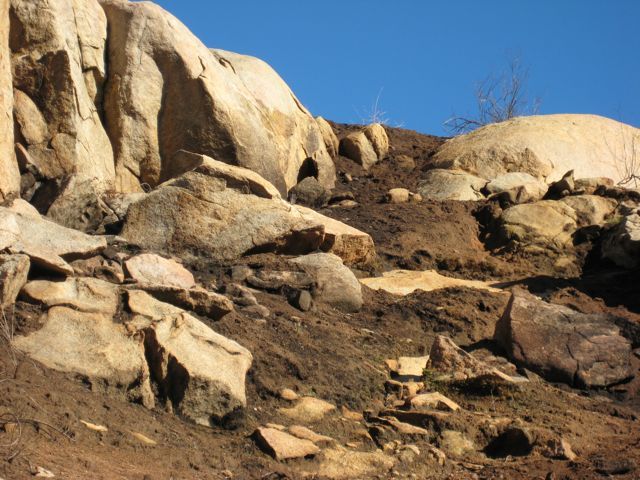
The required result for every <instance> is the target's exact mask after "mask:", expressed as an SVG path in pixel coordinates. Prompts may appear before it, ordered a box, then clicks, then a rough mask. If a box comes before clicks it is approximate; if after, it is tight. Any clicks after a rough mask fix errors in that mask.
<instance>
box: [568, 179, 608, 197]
mask: <svg viewBox="0 0 640 480" xmlns="http://www.w3.org/2000/svg"><path fill="white" fill-rule="evenodd" d="M613 184H614V182H613V180H612V179H611V178H607V177H587V178H577V179H576V180H575V182H574V188H575V189H576V191H584V193H586V194H589V195H590V194H593V193H594V192H595V191H596V190H597V189H598V188H608V187H613Z"/></svg>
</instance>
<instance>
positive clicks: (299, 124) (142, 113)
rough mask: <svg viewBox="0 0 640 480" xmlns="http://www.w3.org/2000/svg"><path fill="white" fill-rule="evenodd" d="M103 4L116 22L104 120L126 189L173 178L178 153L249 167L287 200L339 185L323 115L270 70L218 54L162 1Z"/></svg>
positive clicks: (112, 25) (254, 61)
mask: <svg viewBox="0 0 640 480" xmlns="http://www.w3.org/2000/svg"><path fill="white" fill-rule="evenodd" d="M101 4H102V6H103V8H104V10H105V12H106V15H107V18H108V21H109V53H108V57H109V79H108V83H107V89H106V92H105V97H104V105H105V117H106V124H107V125H108V131H109V135H110V137H111V139H112V141H113V143H114V149H115V163H116V174H117V187H118V188H119V189H120V190H121V191H123V192H128V191H139V190H140V189H141V184H148V185H151V186H156V185H158V184H159V183H161V182H163V181H166V180H168V179H170V178H171V171H172V169H173V162H174V160H173V157H174V155H175V154H176V152H178V151H179V150H187V151H190V152H196V153H200V154H205V155H209V156H211V157H213V158H215V159H217V160H220V161H223V162H225V163H229V164H234V165H239V166H243V167H246V168H248V169H250V170H252V171H254V172H257V173H259V174H260V175H262V176H263V177H264V178H266V179H267V180H269V181H270V182H271V183H273V184H274V185H276V187H277V188H278V190H279V191H280V192H281V193H282V194H285V193H286V192H287V191H288V189H289V188H290V187H292V186H293V185H295V184H296V183H297V182H298V181H299V180H300V179H301V178H302V177H304V176H310V175H313V176H317V177H318V179H319V180H321V181H322V182H323V184H325V185H326V186H329V187H330V186H332V185H333V181H334V176H335V175H334V171H333V163H332V161H331V158H330V157H329V154H328V153H327V150H326V148H325V146H324V142H323V139H322V135H321V133H320V131H319V129H318V127H317V124H316V122H315V120H314V118H313V117H312V116H311V115H310V114H309V112H307V110H306V109H305V108H304V107H303V106H302V105H301V104H300V102H299V101H298V100H297V99H296V98H295V96H294V95H293V94H292V93H291V91H290V90H289V88H288V87H287V86H286V84H285V83H284V82H283V81H282V79H280V77H279V76H278V75H277V74H276V73H275V72H274V71H273V70H272V69H271V68H270V67H269V66H268V65H267V64H265V63H264V62H262V61H260V60H258V59H255V58H252V57H246V56H242V55H238V54H234V53H230V52H224V51H220V50H213V51H209V49H207V48H206V47H205V46H204V45H203V44H202V43H201V42H200V41H199V40H198V39H197V38H195V37H194V36H193V34H192V33H191V32H189V30H188V29H187V28H186V27H185V26H184V25H183V24H181V23H180V22H179V21H178V20H177V19H175V18H174V17H173V16H171V15H170V14H169V13H167V12H165V11H164V10H163V9H161V8H160V7H158V6H157V5H154V4H151V3H133V2H131V3H129V2H122V1H118V0H103V1H102V2H101ZM149 32H153V35H150V34H149Z"/></svg>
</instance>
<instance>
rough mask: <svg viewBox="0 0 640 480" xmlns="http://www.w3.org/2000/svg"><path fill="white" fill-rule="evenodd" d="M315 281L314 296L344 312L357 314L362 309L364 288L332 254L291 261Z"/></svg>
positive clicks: (309, 256)
mask: <svg viewBox="0 0 640 480" xmlns="http://www.w3.org/2000/svg"><path fill="white" fill-rule="evenodd" d="M290 262H291V263H293V264H295V265H297V266H298V267H300V268H302V269H303V270H304V271H305V273H307V274H308V275H310V276H312V277H313V278H314V279H315V288H314V289H313V292H312V294H313V296H314V298H315V299H316V301H321V302H323V303H326V304H328V305H331V306H332V307H334V308H337V309H339V310H342V311H344V312H357V311H359V310H360V309H361V308H362V304H363V299H362V287H361V286H360V282H358V279H357V278H356V277H355V275H354V274H353V272H351V270H349V268H347V267H345V266H344V265H343V263H342V260H341V259H340V258H339V257H338V256H336V255H333V254H330V253H314V254H311V255H305V256H303V257H297V258H294V259H292V260H290Z"/></svg>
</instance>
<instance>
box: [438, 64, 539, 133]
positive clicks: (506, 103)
mask: <svg viewBox="0 0 640 480" xmlns="http://www.w3.org/2000/svg"><path fill="white" fill-rule="evenodd" d="M528 80H529V69H528V68H526V67H523V66H522V64H521V62H520V59H519V58H518V57H510V58H509V59H508V65H507V68H506V70H504V71H502V72H500V73H499V74H498V75H493V74H492V75H489V76H488V77H487V78H485V79H484V80H483V81H481V82H479V83H478V84H477V85H476V90H475V97H476V103H477V107H478V113H477V114H476V116H469V117H467V116H458V115H456V114H454V115H453V116H452V117H451V118H449V119H448V120H447V121H445V122H444V126H445V128H446V129H447V130H449V131H450V132H451V133H452V134H453V135H460V134H463V133H467V132H470V131H472V130H475V129H476V128H479V127H482V126H484V125H488V124H490V123H498V122H503V121H505V120H508V119H510V118H514V117H520V116H523V115H535V114H537V113H538V110H539V108H540V99H539V98H537V97H536V98H534V99H533V100H529V96H528V91H527V83H528Z"/></svg>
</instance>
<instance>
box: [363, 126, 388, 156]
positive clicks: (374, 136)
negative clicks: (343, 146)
mask: <svg viewBox="0 0 640 480" xmlns="http://www.w3.org/2000/svg"><path fill="white" fill-rule="evenodd" d="M363 132H364V134H365V136H366V137H367V139H368V140H369V142H371V146H372V147H373V150H374V151H375V152H376V155H377V156H378V160H382V159H383V158H384V157H386V156H387V154H388V153H389V137H388V136H387V131H386V130H385V129H384V127H383V126H382V125H381V124H379V123H372V124H371V125H367V126H366V127H365V128H364V130H363Z"/></svg>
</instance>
